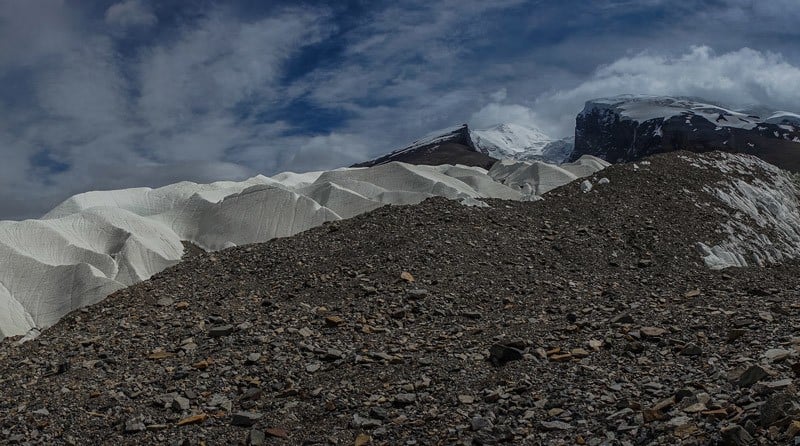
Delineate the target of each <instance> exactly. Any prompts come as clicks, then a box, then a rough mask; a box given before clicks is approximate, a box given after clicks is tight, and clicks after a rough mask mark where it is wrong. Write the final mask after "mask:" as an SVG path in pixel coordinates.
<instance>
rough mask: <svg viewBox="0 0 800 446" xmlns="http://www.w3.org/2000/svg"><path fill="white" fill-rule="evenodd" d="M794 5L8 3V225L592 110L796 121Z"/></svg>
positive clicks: (4, 180)
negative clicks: (127, 191)
mask: <svg viewBox="0 0 800 446" xmlns="http://www.w3.org/2000/svg"><path fill="white" fill-rule="evenodd" d="M799 1H800V0H769V1H764V0H683V1H680V2H675V1H666V0H663V1H662V0H641V1H629V0H592V1H588V0H558V1H555V0H540V1H534V0H528V1H523V0H493V1H486V0H410V1H398V0H395V1H385V2H384V1H379V0H369V1H366V0H365V1H356V0H353V1H347V0H337V1H330V2H324V1H309V2H298V1H289V2H281V1H269V0H239V1H232V0H231V1H221V0H220V1H213V0H193V1H182V0H161V1H155V0H122V1H120V0H0V155H2V158H0V219H14V220H18V219H23V218H36V217H39V216H41V215H42V214H43V213H45V212H46V211H47V210H48V209H50V208H52V207H53V206H55V205H56V204H58V203H59V202H61V201H63V200H64V199H66V198H67V197H69V196H70V195H73V194H76V193H80V192H84V191H87V190H101V189H118V188H127V187H139V186H149V187H158V186H162V185H165V184H169V183H173V182H177V181H182V180H189V181H196V182H211V181H216V180H226V179H227V180H241V179H244V178H248V177H251V176H253V175H256V174H264V175H273V174H275V173H278V172H282V171H295V172H302V171H309V170H320V169H329V168H334V167H341V166H346V165H350V164H352V163H355V162H359V161H363V160H366V159H369V158H371V157H374V156H377V155H380V154H383V153H386V152H388V151H390V150H392V149H395V148H399V147H402V146H403V145H405V144H407V143H408V142H411V141H413V140H414V139H416V138H418V137H420V136H423V135H425V134H427V133H429V132H431V131H433V130H436V129H439V128H445V127H450V126H453V125H457V124H461V123H469V124H470V125H471V126H473V127H476V128H482V127H489V126H492V125H494V124H498V123H503V122H511V123H516V124H521V125H525V126H531V127H538V128H540V129H541V130H543V131H544V132H545V133H547V134H548V135H550V136H552V137H563V136H568V135H571V134H572V133H573V132H574V121H575V116H576V114H577V113H578V112H580V110H581V109H582V108H583V104H584V102H585V101H586V100H589V99H592V98H597V97H604V96H612V95H617V94H623V93H641V94H656V95H681V96H697V97H702V98H706V99H707V100H709V101H714V102H718V103H723V104H728V105H730V106H732V107H744V106H752V105H764V106H768V107H771V108H773V109H776V110H788V111H796V112H798V111H800V44H799V43H800V27H798V26H797V25H796V24H797V23H798V22H800V8H798V5H799Z"/></svg>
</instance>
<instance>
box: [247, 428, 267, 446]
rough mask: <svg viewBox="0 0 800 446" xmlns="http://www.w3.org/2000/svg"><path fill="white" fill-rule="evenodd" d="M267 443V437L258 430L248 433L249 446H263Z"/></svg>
mask: <svg viewBox="0 0 800 446" xmlns="http://www.w3.org/2000/svg"><path fill="white" fill-rule="evenodd" d="M266 443H267V435H266V434H265V433H264V432H263V431H260V430H258V429H251V430H250V432H248V433H247V444H248V445H249V446H262V445H264V444H266Z"/></svg>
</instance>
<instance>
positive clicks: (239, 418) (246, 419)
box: [231, 411, 264, 427]
mask: <svg viewBox="0 0 800 446" xmlns="http://www.w3.org/2000/svg"><path fill="white" fill-rule="evenodd" d="M263 417H264V414H261V413H258V412H244V411H242V412H236V413H234V414H233V415H232V416H231V424H233V425H234V426H243V427H250V426H252V425H254V424H256V423H258V420H260V419H261V418H263Z"/></svg>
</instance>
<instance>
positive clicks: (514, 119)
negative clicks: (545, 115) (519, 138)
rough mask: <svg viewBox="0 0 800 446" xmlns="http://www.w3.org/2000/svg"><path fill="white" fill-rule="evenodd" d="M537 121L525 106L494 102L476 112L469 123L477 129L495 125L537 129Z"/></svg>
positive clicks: (531, 111) (534, 115)
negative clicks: (513, 125)
mask: <svg viewBox="0 0 800 446" xmlns="http://www.w3.org/2000/svg"><path fill="white" fill-rule="evenodd" d="M536 119H537V118H536V114H535V113H534V112H533V110H531V109H530V108H528V107H526V106H524V105H519V104H503V103H500V102H492V103H489V104H487V105H485V106H484V107H483V108H481V109H480V110H478V111H477V112H475V113H474V114H473V115H472V117H471V118H470V120H469V123H470V124H471V125H472V126H473V127H475V128H485V127H491V126H493V125H495V124H519V125H522V126H526V127H537V123H536Z"/></svg>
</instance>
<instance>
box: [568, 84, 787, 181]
mask: <svg viewBox="0 0 800 446" xmlns="http://www.w3.org/2000/svg"><path fill="white" fill-rule="evenodd" d="M759 110H762V109H759ZM753 113H754V112H753V110H750V111H747V112H742V111H736V110H733V109H730V108H725V107H722V106H719V105H714V104H710V103H707V102H705V101H702V100H700V99H694V98H692V99H688V98H676V97H666V96H645V95H622V96H615V97H611V98H601V99H594V100H590V101H588V102H586V106H585V107H584V109H583V111H582V112H581V113H580V114H579V115H578V117H577V119H576V126H575V149H574V151H573V153H572V155H571V157H572V158H573V159H574V158H577V157H580V156H581V155H584V154H591V155H594V156H597V157H600V158H603V159H605V160H608V161H611V162H621V161H632V160H636V159H638V158H641V157H643V156H647V155H650V154H654V153H660V152H668V151H672V150H690V151H695V152H706V151H711V150H723V151H728V152H744V153H749V154H753V155H757V156H760V157H762V158H764V159H765V160H767V161H769V162H771V163H773V164H776V165H778V166H780V167H784V168H787V169H790V170H799V169H800V156H798V154H800V116H798V115H796V114H794V113H789V112H770V113H768V114H767V113H764V116H763V117H762V116H758V115H755V114H753Z"/></svg>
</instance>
